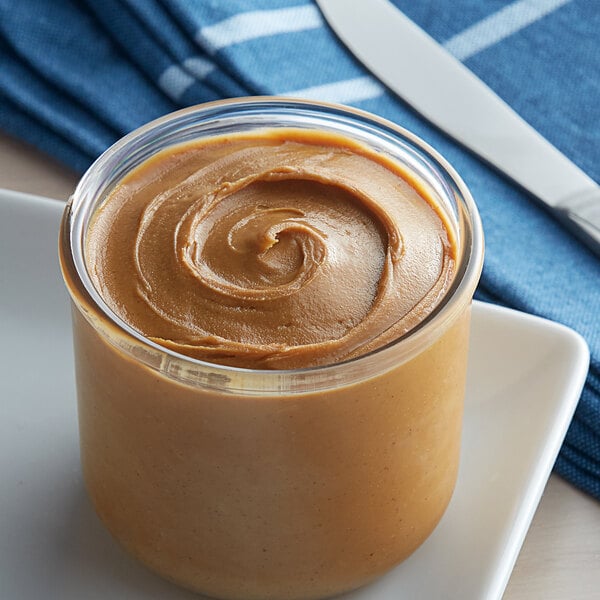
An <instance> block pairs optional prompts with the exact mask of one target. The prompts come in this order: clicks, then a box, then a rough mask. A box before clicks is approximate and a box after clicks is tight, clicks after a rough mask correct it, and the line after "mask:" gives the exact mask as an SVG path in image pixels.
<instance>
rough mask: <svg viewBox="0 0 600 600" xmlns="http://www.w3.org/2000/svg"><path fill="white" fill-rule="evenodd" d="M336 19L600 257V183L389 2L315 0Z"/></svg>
mask: <svg viewBox="0 0 600 600" xmlns="http://www.w3.org/2000/svg"><path fill="white" fill-rule="evenodd" d="M316 1H317V4H318V5H319V7H320V9H321V12H322V13H323V16H324V17H325V19H326V20H327V21H328V23H329V25H330V26H331V27H332V29H333V30H334V31H335V33H336V34H337V35H338V37H339V38H340V39H341V40H342V42H343V43H344V44H345V45H346V46H347V47H348V49H349V50H350V51H351V52H352V53H353V54H354V56H356V58H358V60H359V61H361V62H362V63H363V64H364V65H365V66H366V67H367V69H369V70H370V71H371V72H372V73H373V74H374V75H375V76H376V77H377V78H378V79H379V80H380V81H382V82H383V83H384V84H385V85H387V86H388V87H389V88H390V89H391V90H393V91H394V92H395V93H397V94H398V95H399V96H400V97H401V98H403V99H404V100H405V101H406V102H407V103H408V104H410V105H411V106H412V107H413V108H414V109H415V110H416V111H417V112H419V113H420V114H421V115H422V116H424V117H425V118H426V119H427V120H429V121H430V122H431V123H433V124H434V125H436V126H437V127H439V128H440V129H441V130H442V131H444V132H446V133H447V134H448V135H450V136H451V137H453V138H454V139H455V140H456V141H458V142H459V143H461V144H462V145H464V146H465V147H466V148H468V149H470V150H471V151H472V152H474V153H476V154H477V155H479V156H480V157H481V158H483V159H484V160H486V161H487V162H488V163H490V164H491V165H493V166H494V167H496V168H497V169H498V170H500V171H501V172H503V173H504V174H505V175H507V176H508V177H509V178H510V179H512V180H513V181H514V182H516V183H517V184H518V185H520V186H521V187H522V188H524V189H525V190H526V191H528V192H529V193H530V194H532V195H533V196H534V197H535V198H537V199H538V200H539V201H541V202H542V203H543V204H544V205H546V207H547V208H548V209H549V210H550V211H551V212H552V213H553V214H554V215H555V216H556V217H557V218H558V219H559V220H560V221H561V222H562V223H563V224H564V225H565V226H566V227H567V228H568V229H569V230H570V231H572V233H574V234H575V235H577V236H578V237H579V238H580V240H581V241H582V242H584V243H585V244H587V246H588V247H589V248H590V249H591V250H592V251H593V252H595V253H596V254H597V255H598V256H600V187H599V186H598V184H597V183H596V182H595V181H594V180H593V179H591V178H590V177H589V176H588V175H586V174H585V173H584V172H583V171H582V170H581V169H580V168H579V167H577V166H576V165H575V164H573V163H572V162H571V161H570V160H569V159H568V158H567V157H566V156H564V154H562V153H561V152H560V151H559V150H557V149H556V148H555V147H554V146H553V145H552V144H551V143H550V142H549V141H548V140H546V139H545V138H544V137H543V136H542V135H541V134H540V133H538V132H537V131H536V130H535V129H534V128H533V127H531V126H530V125H529V124H528V123H527V122H526V121H524V120H523V119H522V118H521V117H520V116H519V115H518V114H517V113H516V112H515V111H514V110H513V109H512V108H511V107H510V106H509V105H508V104H506V102H504V101H503V100H502V99H501V98H500V97H499V96H498V95H496V94H495V93H494V92H493V91H492V90H491V89H490V88H489V87H488V86H487V85H486V84H485V83H483V82H482V81H481V80H480V79H479V78H477V77H476V76H475V75H474V74H473V72H472V71H470V70H469V69H468V68H467V67H465V66H464V65H463V64H462V63H461V62H460V61H458V60H457V59H455V58H454V57H453V56H452V55H451V54H449V53H448V52H447V51H446V50H445V49H444V48H443V47H442V46H440V45H439V44H438V43H437V42H436V41H435V40H434V39H433V38H432V37H430V36H429V35H428V34H427V33H426V32H425V31H423V30H422V29H421V28H420V27H418V26H417V25H416V24H415V23H413V22H412V21H411V20H410V19H408V18H407V17H406V16H405V15H404V14H403V13H402V12H401V11H400V10H398V9H397V8H396V7H395V6H394V5H393V4H392V3H391V2H389V1H388V0H354V1H353V2H348V0H316Z"/></svg>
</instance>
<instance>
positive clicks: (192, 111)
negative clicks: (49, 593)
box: [63, 96, 483, 380]
mask: <svg viewBox="0 0 600 600" xmlns="http://www.w3.org/2000/svg"><path fill="white" fill-rule="evenodd" d="M269 110H286V111H290V113H289V115H288V116H291V115H292V113H293V111H296V112H297V113H298V115H301V114H303V113H307V112H311V113H313V114H314V113H315V111H316V112H317V113H318V114H319V116H321V117H323V118H325V119H327V118H328V117H331V118H332V119H333V120H336V121H343V122H344V124H345V125H347V126H350V127H352V126H353V125H359V124H363V125H365V124H366V125H368V126H370V127H373V128H375V130H376V131H378V132H380V133H381V134H383V133H385V134H387V135H391V136H392V138H395V139H396V141H397V143H400V142H404V143H407V144H408V145H409V146H410V147H411V148H412V150H413V151H414V152H415V153H417V154H419V155H420V157H421V158H423V159H425V160H426V161H427V162H429V163H432V164H433V165H434V166H435V167H436V169H437V170H438V172H440V173H441V174H442V175H443V176H444V177H445V178H447V181H448V182H449V183H450V184H451V186H452V189H453V190H455V191H456V192H457V197H455V198H453V200H456V202H458V203H459V204H462V208H463V209H464V214H465V215H466V217H467V221H466V227H467V234H468V235H467V236H466V237H467V238H468V240H469V247H468V248H467V249H466V250H468V253H467V254H466V255H463V258H462V260H463V265H464V268H463V269H462V273H459V274H457V276H456V278H455V284H454V285H453V287H452V288H451V289H450V290H449V291H448V293H447V294H446V296H445V297H444V299H443V300H442V301H441V302H440V304H439V305H438V306H437V307H436V309H435V310H434V311H433V312H432V313H431V314H430V315H429V317H428V318H427V319H425V321H423V322H422V323H421V324H420V325H419V326H417V328H415V329H413V330H411V331H409V332H408V333H407V334H406V335H404V336H402V337H400V338H398V339H396V340H394V341H393V342H391V343H389V344H387V345H385V346H383V347H381V348H378V349H376V350H373V351H372V352H369V353H367V354H364V355H360V356H357V357H355V358H352V359H350V360H347V361H343V362H338V363H332V364H326V365H321V366H316V367H306V368H300V369H289V370H260V369H246V368H240V367H231V366H227V365H219V364H215V363H209V362H205V361H201V360H198V359H194V358H191V357H189V356H186V355H182V354H178V353H176V352H174V351H171V350H169V349H167V348H165V347H163V346H160V345H159V344H156V343H155V342H152V341H151V340H149V339H147V338H146V337H144V336H143V335H142V334H140V333H139V332H138V331H136V330H135V329H133V328H132V327H131V326H129V325H128V324H127V323H125V322H124V321H122V320H121V319H120V318H119V317H118V316H117V315H116V314H115V313H114V312H113V311H112V310H111V309H110V308H109V307H108V305H107V304H106V303H105V301H104V300H103V298H102V297H101V295H100V294H99V293H98V291H97V290H96V289H95V287H94V285H93V283H92V281H91V278H90V277H89V274H88V272H87V268H86V264H85V259H84V253H83V250H84V241H85V231H84V229H85V227H84V219H85V216H86V215H85V210H86V208H89V206H88V205H90V204H91V203H93V202H94V201H95V200H96V199H97V197H96V196H95V195H94V194H93V193H92V192H93V189H94V183H95V179H96V178H97V176H98V173H99V172H101V171H104V170H110V168H111V167H113V166H114V165H115V164H116V163H118V162H119V160H123V159H124V157H126V156H127V151H128V149H129V148H131V146H132V145H134V144H136V143H139V142H140V141H143V140H144V139H146V138H147V139H146V142H147V143H148V144H152V142H156V140H153V139H152V136H153V134H154V133H155V132H156V131H158V130H159V129H160V128H161V127H164V126H172V127H174V126H176V125H177V124H185V123H186V122H190V123H192V124H193V123H198V122H200V121H201V120H202V119H209V118H212V119H217V118H223V117H224V116H233V115H234V114H235V113H239V116H240V117H242V116H243V115H244V114H252V115H256V114H259V113H260V111H264V112H268V111H269ZM273 116H276V115H273ZM313 129H314V127H313ZM174 143H176V142H174ZM65 224H66V231H65V238H66V239H64V240H63V243H65V242H66V243H68V246H69V247H68V249H67V252H68V254H69V257H70V260H72V262H73V266H74V269H75V274H76V278H77V279H78V282H79V283H80V284H81V285H82V286H83V288H84V289H85V292H86V295H87V296H88V300H89V301H91V303H92V305H93V307H94V309H96V310H97V311H99V312H100V313H101V314H102V316H103V317H104V318H106V319H108V321H109V322H110V323H111V324H112V325H114V326H115V327H117V329H118V330H119V331H120V332H121V333H122V334H123V335H125V336H126V337H128V338H130V339H133V340H135V342H136V343H138V344H141V345H143V346H144V347H146V348H148V349H151V350H153V351H155V352H159V353H161V354H164V355H168V356H170V357H172V358H173V359H175V360H177V361H181V362H183V363H184V364H189V365H194V366H196V367H198V366H200V367H202V368H204V369H208V370H210V371H211V372H214V373H219V372H220V373H223V374H225V375H227V374H234V373H238V374H250V373H254V374H259V375H260V376H261V378H265V379H266V380H269V379H273V380H278V379H280V378H281V377H285V376H295V375H300V376H306V375H307V374H310V373H319V374H320V375H321V376H324V377H326V376H327V375H328V374H331V373H335V372H336V371H340V370H343V369H347V368H348V366H349V365H354V366H359V365H361V364H362V365H364V364H365V363H371V364H374V365H377V364H378V363H379V364H382V363H381V360H382V359H383V358H384V356H385V355H387V354H389V353H390V352H393V353H394V355H395V358H396V359H401V360H406V359H407V358H410V356H413V355H415V354H416V353H417V352H418V351H419V350H420V349H422V348H424V347H426V346H427V345H428V344H429V343H430V341H431V340H432V339H436V338H437V337H438V335H437V334H435V331H438V330H445V325H447V324H448V322H450V321H451V320H452V313H453V311H452V310H451V308H452V306H453V305H455V304H456V303H457V302H459V300H462V301H463V302H465V303H467V302H470V300H471V298H472V296H473V293H474V290H475V287H476V285H477V282H478V280H479V276H480V273H481V268H482V263H483V230H482V225H481V220H480V217H479V213H478V210H477V207H476V205H475V202H474V200H473V198H472V196H471V194H470V192H469V190H468V188H467V186H466V185H465V183H464V182H463V180H462V179H461V177H460V176H459V175H458V173H457V172H456V171H455V170H454V168H453V167H452V166H451V165H450V164H449V163H448V162H447V161H446V160H445V159H444V158H443V157H442V156H441V155H440V154H439V153H438V152H437V151H436V150H435V149H433V148H432V147H431V146H429V145H428V144H427V143H426V142H424V141H423V140H422V139H421V138H419V137H418V136H416V135H415V134H413V133H411V132H410V131H408V130H406V129H404V128H403V127H401V126H399V125H396V124H395V123H392V122H391V121H388V120H386V119H383V118H381V117H378V116H376V115H373V114H371V113H368V112H366V111H362V110H360V109H355V108H351V107H347V106H343V105H336V104H331V103H324V102H315V101H308V100H302V99H292V98H285V97H270V96H267V97H260V96H258V97H248V98H235V99H227V100H219V101H215V102H209V103H206V104H201V105H197V106H192V107H189V108H185V109H182V110H179V111H176V112H174V113H170V114H168V115H166V116H164V117H161V118H159V119H156V120H154V121H151V122H150V123H148V124H146V125H144V126H142V127H140V128H138V129H136V130H135V131H133V132H131V133H130V134H128V135H126V136H125V137H123V138H121V139H120V140H119V141H117V142H116V143H115V144H114V145H113V146H111V147H110V148H108V149H107V150H106V151H105V152H104V153H103V154H102V155H101V156H100V157H99V158H98V159H97V160H96V161H95V162H94V163H93V164H92V165H91V166H90V167H89V169H88V170H87V171H86V173H85V174H84V175H83V177H82V179H81V180H80V182H79V184H78V186H77V187H76V189H75V191H74V193H73V196H72V197H71V199H70V201H69V203H68V205H67V208H66V212H65ZM461 250H465V249H464V248H463V249H461ZM459 276H460V278H459ZM69 291H70V293H71V296H73V292H72V290H69ZM408 344H410V345H411V348H407V352H406V355H405V356H398V353H399V350H400V348H401V347H402V345H404V346H407V345H408ZM382 370H383V369H382Z"/></svg>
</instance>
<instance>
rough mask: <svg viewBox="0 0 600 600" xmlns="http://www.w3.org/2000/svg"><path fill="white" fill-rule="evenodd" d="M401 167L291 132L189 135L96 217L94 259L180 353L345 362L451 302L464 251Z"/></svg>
mask: <svg viewBox="0 0 600 600" xmlns="http://www.w3.org/2000/svg"><path fill="white" fill-rule="evenodd" d="M418 189H419V187H418V185H417V184H416V183H414V182H411V180H410V176H409V175H407V174H406V173H405V172H403V171H402V168H401V167H400V166H399V165H395V164H394V163H392V162H391V161H390V160H386V159H384V158H382V157H380V156H378V155H377V154H376V153H375V152H374V151H371V150H369V149H368V148H366V147H363V146H360V145H358V144H356V143H355V142H352V141H350V140H347V139H345V138H343V137H340V136H337V135H332V134H325V133H318V132H312V131H301V130H293V129H287V130H283V131H274V130H267V131H264V132H261V133H253V134H245V135H236V136H230V137H218V138H214V139H211V140H207V141H199V142H194V143H191V144H186V145H181V146H176V147H174V148H170V149H168V150H166V151H163V152H161V153H159V154H158V155H156V156H154V157H153V158H151V159H150V160H149V161H147V162H145V163H144V164H142V165H141V166H140V167H138V168H137V169H135V170H134V171H133V172H132V173H130V174H129V175H128V176H127V177H126V178H125V179H124V180H123V181H122V182H121V183H120V184H119V185H118V186H117V187H116V188H115V189H114V190H113V191H112V192H111V194H110V196H109V197H108V198H107V200H106V201H105V203H104V204H103V206H102V207H101V208H100V209H99V210H98V211H97V212H96V214H95V215H94V218H93V221H92V223H91V225H90V228H89V233H88V238H87V244H86V260H87V264H88V268H89V270H90V275H91V277H92V280H93V282H94V285H95V286H96V288H97V289H98V291H99V292H100V294H101V295H102V297H103V298H104V299H105V301H106V302H107V303H108V305H109V306H110V308H111V309H112V310H113V311H114V312H115V313H116V314H117V315H118V316H119V317H121V319H123V320H124V321H125V322H126V323H128V324H129V325H131V326H132V327H133V328H134V329H136V330H137V331H139V332H140V333H141V334H143V335H144V336H146V337H148V338H150V339H151V340H153V341H155V342H157V343H159V344H161V345H162V346H164V347H166V348H169V349H172V350H174V351H176V352H179V353H181V354H185V355H188V356H191V357H194V358H198V359H202V360H206V361H209V362H214V363H220V364H227V365H233V366H238V367H248V368H259V369H272V368H284V369H287V368H299V367H308V366H315V365H322V364H330V363H335V362H340V361H343V360H346V359H349V358H353V357H355V356H358V355H361V354H364V353H366V352H369V351H371V350H373V349H376V348H378V347H380V346H382V345H385V344H387V343H389V342H390V341H392V340H394V339H396V338H398V337H399V336H401V335H403V334H404V333H406V332H407V331H409V330H410V329H412V328H413V327H414V326H416V325H417V324H418V323H420V322H421V321H422V320H423V319H424V318H425V317H426V316H427V315H429V314H430V313H431V311H432V310H433V309H434V308H435V307H436V305H437V304H438V303H439V301H440V300H441V298H442V297H443V296H444V294H445V292H446V291H447V289H448V287H449V285H450V283H451V281H452V278H453V275H454V255H455V248H454V243H453V241H452V238H451V235H450V234H449V230H448V228H447V226H446V225H445V223H444V221H443V219H442V218H441V216H440V214H439V212H438V210H437V209H436V207H435V206H434V203H433V202H432V201H430V200H428V199H427V198H426V196H425V194H424V193H423V192H419V191H418Z"/></svg>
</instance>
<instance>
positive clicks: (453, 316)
mask: <svg viewBox="0 0 600 600" xmlns="http://www.w3.org/2000/svg"><path fill="white" fill-rule="evenodd" d="M60 258H61V265H62V270H63V275H64V278H65V282H66V285H67V288H68V290H69V292H70V295H71V299H72V305H73V333H74V344H75V358H76V379H77V395H78V411H79V425H80V441H81V460H82V467H83V474H84V479H85V484H86V487H87V490H88V493H89V496H90V498H91V500H92V502H93V504H94V507H95V509H96V511H97V513H98V515H99V516H100V518H101V519H102V521H103V522H104V523H105V525H106V527H107V528H108V529H109V530H110V532H111V533H112V534H113V535H114V537H115V538H116V539H117V540H118V541H119V542H120V543H121V544H122V545H123V546H124V547H125V548H126V549H127V550H128V551H129V552H131V553H132V554H133V555H134V556H136V557H137V558H139V559H140V560H141V561H142V562H143V563H145V564H146V565H148V566H149V567H150V568H151V569H153V570H155V571H156V572H158V573H160V574H162V575H163V576H165V577H167V578H168V579H170V580H172V581H174V582H176V583H178V584H180V585H183V586H185V587H188V588H190V589H193V590H196V591H199V592H202V593H204V594H207V595H209V596H213V597H215V598H223V599H232V600H234V599H235V600H253V599H256V600H259V599H260V600H268V599H277V600H284V599H286V600H300V599H302V600H309V599H316V598H325V597H328V596H332V595H335V594H338V593H340V592H343V591H346V590H351V589H354V588H356V587H359V586H361V585H364V584H365V583H367V582H369V581H370V580H372V579H373V578H375V577H377V576H378V575H380V574H382V573H384V572H385V571H387V570H389V569H390V568H392V567H393V566H394V565H396V564H398V563H399V562H400V561H402V560H404V559H405V558H406V557H407V556H409V555H410V554H411V553H412V552H413V551H414V550H415V549H416V548H417V547H418V546H419V545H420V544H421V543H422V542H423V541H424V540H425V539H426V538H427V536H428V535H429V534H430V533H431V532H432V530H433V529H434V528H435V526H436V524H437V523H438V521H439V520H440V518H441V517H442V515H443V513H444V510H445V508H446V506H447V504H448V502H449V500H450V497H451V495H452V492H453V489H454V485H455V481H456V475H457V469H458V462H459V449H460V435H461V418H462V409H463V396H464V388H465V376H466V363H467V350H468V341H469V317H470V304H471V300H472V296H473V292H474V290H475V286H476V285H477V281H478V278H479V275H480V271H481V266H482V260H483V236H482V231H481V224H480V220H479V216H478V213H477V210H476V207H475V205H474V203H473V200H472V198H471V196H470V194H469V191H468V190H467V188H466V187H465V185H464V183H463V182H462V181H461V179H460V178H459V177H458V175H457V174H456V173H455V171H454V170H453V169H452V168H451V167H450V166H449V165H448V163H447V162H446V161H445V160H444V159H443V158H442V157H440V156H439V154H437V153H436V152H435V151H434V150H433V149H431V148H430V147H429V146H427V144H425V143H424V142H423V141H421V140H420V139H419V138H417V137H416V136H414V135H413V134H411V133H409V132H407V131H405V130H403V129H402V128H400V127H398V126H397V125H394V124H392V123H390V122H387V121H385V120H383V119H380V118H378V117H375V116H373V115H369V114H367V113H365V112H361V111H358V110H354V109H351V108H346V107H341V106H334V105H327V104H318V103H314V102H306V101H300V100H290V99H284V98H248V99H237V100H231V101H223V102H216V103H211V104H206V105H201V106H197V107H192V108H189V109H186V110H182V111H179V112H176V113H174V114H171V115H168V116H166V117H164V118H161V119H158V120H157V121H154V122H152V123H150V124H148V125H146V126H144V127H142V128H140V129H138V130H137V131H135V132H133V133H132V134H130V135H128V136H126V137H125V138H123V139H122V140H121V141H119V142H118V143H116V144H115V145H114V146H113V147H111V148H110V149H109V150H107V151H106V152H105V153H104V154H103V155H102V156H101V157H100V158H99V159H98V160H97V161H96V162H95V163H94V164H93V165H92V167H91V168H90V169H89V170H88V172H87V173H86V174H85V175H84V177H83V179H82V180H81V182H80V184H79V185H78V187H77V189H76V191H75V193H74V195H73V197H72V199H71V201H70V202H69V204H68V205H67V208H66V210H65V214H64V219H63V223H62V230H61V238H60Z"/></svg>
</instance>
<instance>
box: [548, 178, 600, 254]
mask: <svg viewBox="0 0 600 600" xmlns="http://www.w3.org/2000/svg"><path fill="white" fill-rule="evenodd" d="M554 211H555V212H556V216H557V217H558V219H560V221H561V222H562V223H563V224H564V225H565V227H567V228H568V229H569V230H570V231H571V232H572V233H573V234H574V235H576V236H577V237H578V238H579V239H580V240H581V241H582V242H583V243H584V244H586V245H587V246H588V248H590V249H591V250H592V252H594V253H595V254H596V256H598V257H600V187H596V189H594V190H591V191H587V192H584V193H583V194H579V195H577V196H572V197H570V198H567V199H565V200H563V201H562V202H560V203H559V204H557V205H556V206H555V207H554Z"/></svg>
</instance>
